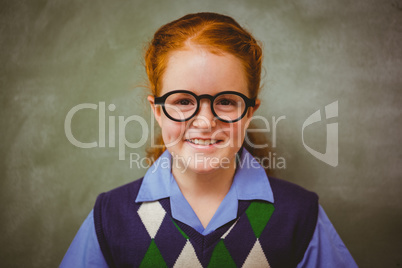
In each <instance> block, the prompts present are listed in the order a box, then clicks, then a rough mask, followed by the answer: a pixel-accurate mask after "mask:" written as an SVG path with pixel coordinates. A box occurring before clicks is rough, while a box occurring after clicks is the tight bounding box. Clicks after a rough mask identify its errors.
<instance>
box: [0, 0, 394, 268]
mask: <svg viewBox="0 0 402 268" xmlns="http://www.w3.org/2000/svg"><path fill="white" fill-rule="evenodd" d="M199 11H215V12H221V13H224V14H228V15H231V16H233V17H234V18H236V19H237V20H238V21H239V22H240V23H241V24H242V25H244V26H245V27H246V28H248V29H250V30H251V31H252V32H253V33H254V35H255V36H256V37H257V38H258V39H260V40H261V41H262V42H263V43H264V47H265V61H264V66H265V75H264V79H263V82H264V85H265V86H264V90H263V92H262V94H261V98H262V101H263V107H262V108H260V110H259V111H258V114H259V115H261V116H264V117H266V118H268V119H269V121H270V123H271V124H272V122H271V121H272V120H271V118H272V116H275V117H276V118H278V117H280V116H286V119H284V120H282V121H280V122H279V123H278V126H277V130H276V133H277V136H276V139H277V144H276V147H275V148H273V150H274V152H275V154H276V155H275V157H276V159H277V161H278V159H279V157H282V158H283V159H285V161H286V168H284V169H279V168H275V169H274V174H275V175H276V176H278V177H281V178H284V179H286V180H289V181H292V182H295V183H297V184H299V185H302V186H303V187H305V188H307V189H309V190H312V191H315V192H317V193H318V194H319V195H320V202H321V204H322V206H323V207H324V209H325V210H326V212H327V214H328V216H329V218H330V219H331V221H332V222H333V224H334V226H335V228H336V229H337V231H338V233H339V234H340V236H341V237H342V239H343V241H344V242H345V244H346V246H347V247H348V248H349V250H350V252H351V253H352V255H353V256H354V258H355V259H356V261H357V263H358V264H359V265H360V266H361V267H399V266H401V265H402V254H401V252H402V239H401V238H402V236H401V231H400V227H401V226H402V181H401V177H402V176H401V175H402V172H401V164H402V161H401V160H402V157H401V136H402V129H401V123H402V122H401V121H402V117H401V102H402V93H401V89H402V88H401V86H402V50H401V47H402V42H401V41H402V2H401V1H391V0H386V1H363V0H359V1H312V0H303V1H288V0H287V1H271V0H269V1H258V0H251V1H250V0H247V1H245V0H244V1H236V2H234V1H212V0H207V1H184V0H179V1H174V2H171V1H139V0H135V1H61V0H54V1H2V2H1V4H0V49H1V50H0V51H1V52H0V59H1V65H0V85H1V94H0V101H1V106H0V111H1V143H0V151H1V156H0V165H1V166H0V172H1V181H0V211H1V212H0V213H1V214H0V217H1V218H0V229H1V230H2V232H1V236H0V266H1V267H55V266H57V265H58V264H59V263H60V261H61V259H62V258H63V256H64V253H65V252H66V250H67V248H68V246H69V244H70V243H71V241H72V239H73V237H74V235H75V233H76V232H77V230H78V228H79V226H80V225H81V223H82V221H83V220H84V219H85V217H86V215H87V214H88V213H89V211H90V210H91V208H92V206H93V204H94V202H95V199H96V196H97V195H98V194H99V193H100V192H103V191H107V190H110V189H112V188H114V187H117V186H119V185H122V184H125V183H127V182H129V181H132V180H135V179H137V178H139V177H141V176H142V175H143V174H144V173H145V171H146V169H145V168H138V167H136V166H135V165H134V166H132V167H131V168H130V161H129V155H130V153H136V154H140V155H141V156H143V155H144V150H145V148H146V146H147V145H143V146H140V147H139V148H134V149H131V148H127V150H126V152H125V156H126V159H125V160H119V149H118V148H117V147H114V148H113V147H110V146H109V143H108V139H109V135H108V134H106V147H104V148H99V147H97V148H90V149H82V148H78V147H76V146H74V145H73V144H71V143H70V142H69V141H68V139H67V138H66V134H65V130H64V121H65V118H66V115H67V113H68V112H69V111H70V110H71V109H72V108H73V107H74V106H76V105H78V104H81V103H92V104H96V105H98V106H99V103H100V102H105V105H106V107H108V105H109V104H114V105H115V107H116V109H115V110H114V111H110V110H108V109H106V118H107V120H109V117H113V118H115V120H116V130H115V139H114V140H115V142H116V144H117V142H118V140H119V138H122V137H123V136H126V137H127V139H128V140H129V141H131V142H138V141H140V137H141V133H142V130H143V128H142V127H141V125H140V124H139V123H138V122H132V123H129V124H128V125H127V127H126V131H125V132H122V131H119V129H118V126H119V122H118V117H119V116H124V118H127V117H128V116H131V115H141V116H143V117H144V118H145V119H146V120H147V122H150V121H151V116H150V110H149V108H148V106H147V105H146V102H145V97H146V95H147V91H146V89H145V88H144V87H143V85H144V83H145V81H146V77H145V72H144V68H143V63H142V53H143V47H144V45H145V43H146V42H147V41H149V40H150V38H151V36H152V35H153V33H154V32H155V30H156V29H157V28H158V27H159V26H161V25H162V24H164V23H166V22H168V21H171V20H173V19H176V18H178V17H180V16H182V15H184V14H187V13H192V12H199ZM334 101H338V103H339V108H338V109H339V116H338V118H335V119H334V120H335V121H336V122H338V123H339V165H338V166H337V167H332V166H329V165H327V164H325V163H323V162H321V161H319V160H318V159H316V158H314V157H313V156H312V155H311V154H310V153H308V152H307V150H306V149H305V148H304V146H303V143H302V138H301V128H302V124H303V122H304V121H305V120H306V119H307V117H308V116H309V115H310V114H312V113H313V112H315V111H316V110H318V109H323V108H324V106H325V105H327V104H329V103H332V102H334ZM98 112H99V108H98V109H97V110H91V109H86V110H82V111H80V112H78V113H77V114H76V115H75V116H74V118H73V120H72V131H73V134H74V136H75V137H76V138H77V139H79V140H80V141H83V142H92V141H99V137H98V135H99V134H98V133H99V130H98V120H99V114H98ZM331 122H332V121H331ZM108 127H109V124H108V122H106V129H108ZM271 128H272V125H271ZM271 130H272V129H271ZM112 133H113V132H112ZM305 135H306V143H307V144H308V145H309V146H310V147H312V148H315V149H316V150H318V151H321V152H324V151H325V144H326V140H325V139H326V138H325V137H326V122H325V121H323V122H321V123H316V124H314V125H311V126H310V127H308V128H306V132H305ZM269 136H270V137H271V138H273V137H272V132H271V133H269ZM147 141H148V143H149V141H150V139H148V140H147ZM272 161H273V160H272Z"/></svg>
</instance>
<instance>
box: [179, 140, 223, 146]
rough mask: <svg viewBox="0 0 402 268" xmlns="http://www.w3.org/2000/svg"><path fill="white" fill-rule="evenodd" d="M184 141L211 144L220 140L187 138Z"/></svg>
mask: <svg viewBox="0 0 402 268" xmlns="http://www.w3.org/2000/svg"><path fill="white" fill-rule="evenodd" d="M186 141H188V142H190V143H192V144H196V145H212V144H216V143H218V142H220V141H221V140H202V139H187V140H186Z"/></svg>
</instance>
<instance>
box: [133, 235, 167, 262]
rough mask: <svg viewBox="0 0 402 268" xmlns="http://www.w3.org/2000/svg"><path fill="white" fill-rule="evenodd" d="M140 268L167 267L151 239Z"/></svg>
mask: <svg viewBox="0 0 402 268" xmlns="http://www.w3.org/2000/svg"><path fill="white" fill-rule="evenodd" d="M140 267H141V268H148V267H149V268H153V267H167V265H166V262H165V261H164V260H163V257H162V254H161V252H160V251H159V249H158V247H157V246H156V244H155V241H154V240H153V239H152V241H151V244H150V245H149V248H148V250H147V252H146V253H145V256H144V258H143V259H142V261H141V264H140Z"/></svg>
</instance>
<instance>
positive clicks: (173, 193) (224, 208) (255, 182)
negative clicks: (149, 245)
mask: <svg viewBox="0 0 402 268" xmlns="http://www.w3.org/2000/svg"><path fill="white" fill-rule="evenodd" d="M171 158H172V157H171V155H170V153H169V152H168V150H166V151H165V152H164V153H163V154H162V155H161V156H160V157H159V158H158V159H157V161H155V163H154V164H153V165H152V166H151V168H150V169H149V170H148V171H147V173H146V174H145V176H144V179H143V182H142V185H141V188H140V191H139V193H138V195H137V198H136V200H135V202H149V201H156V200H159V199H162V198H167V197H169V198H170V206H171V210H172V217H173V218H174V219H176V220H179V221H181V222H184V223H186V224H187V225H189V226H191V227H193V228H194V229H196V230H197V231H198V232H200V233H202V234H204V235H206V234H208V233H210V232H212V231H213V230H216V229H217V228H218V227H220V226H222V225H223V224H225V223H227V222H229V221H231V220H234V219H235V218H236V217H237V209H238V200H264V201H267V202H271V203H273V202H274V196H273V193H272V189H271V186H270V184H269V180H268V179H267V175H266V173H265V170H264V169H263V168H262V167H261V165H260V164H259V163H258V161H257V160H256V159H255V158H254V157H253V156H252V155H251V154H250V153H249V152H248V151H247V150H246V149H244V148H243V150H242V152H241V156H240V159H239V161H238V166H237V170H236V173H235V176H234V178H233V183H232V186H231V188H230V190H229V192H228V193H227V195H226V197H225V198H224V199H223V201H222V203H221V204H220V206H219V208H218V210H217V211H216V213H215V215H214V216H213V218H212V219H211V221H210V223H209V224H208V226H207V227H206V228H205V229H204V228H203V226H202V224H201V222H200V221H199V219H198V218H197V216H196V214H195V213H194V211H193V210H192V208H191V206H190V204H189V203H188V202H187V200H186V199H185V198H184V196H183V194H182V193H181V192H180V189H179V186H178V185H177V183H176V181H175V179H174V178H173V175H172V173H171Z"/></svg>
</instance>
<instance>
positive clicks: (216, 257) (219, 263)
mask: <svg viewBox="0 0 402 268" xmlns="http://www.w3.org/2000/svg"><path fill="white" fill-rule="evenodd" d="M208 267H219V268H221V267H224V268H226V267H236V263H235V262H234V260H233V259H232V257H231V256H230V253H229V251H228V249H227V248H226V246H225V244H224V243H223V240H220V241H219V242H218V244H217V245H216V246H215V248H214V251H213V252H212V256H211V260H210V261H209V264H208Z"/></svg>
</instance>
